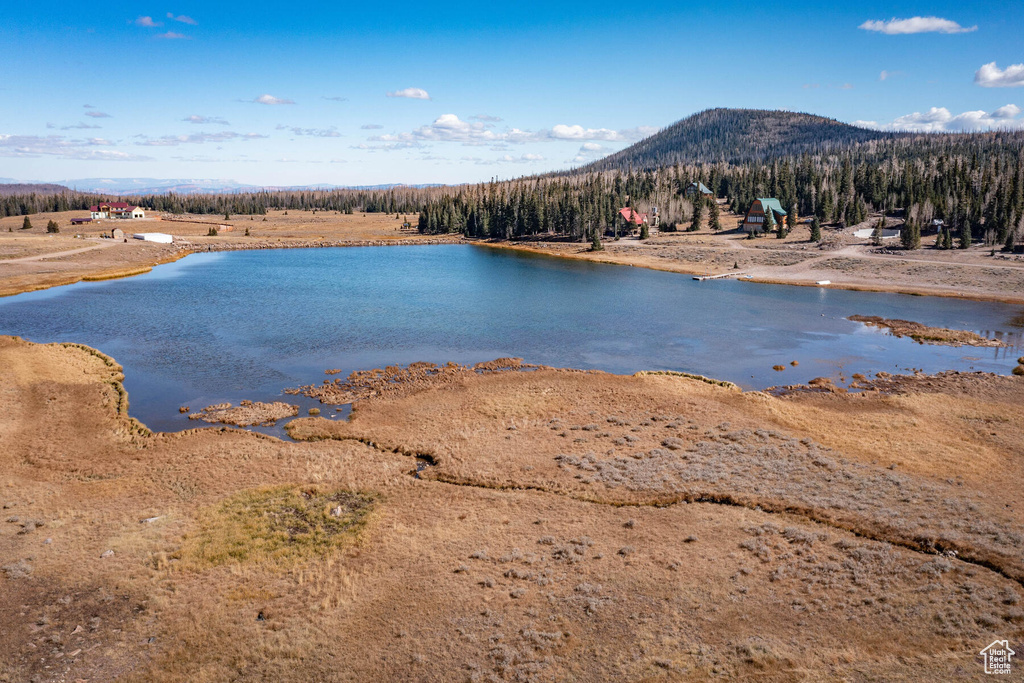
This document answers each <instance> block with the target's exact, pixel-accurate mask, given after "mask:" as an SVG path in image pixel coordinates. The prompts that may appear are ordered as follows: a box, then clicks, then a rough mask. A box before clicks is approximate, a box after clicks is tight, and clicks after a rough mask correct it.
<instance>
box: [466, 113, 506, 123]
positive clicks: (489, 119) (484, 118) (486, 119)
mask: <svg viewBox="0 0 1024 683" xmlns="http://www.w3.org/2000/svg"><path fill="white" fill-rule="evenodd" d="M469 118H471V119H473V120H475V121H484V122H489V123H497V122H498V121H501V117H500V116H491V115H490V114H477V115H476V116H470V117H469Z"/></svg>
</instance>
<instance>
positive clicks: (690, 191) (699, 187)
mask: <svg viewBox="0 0 1024 683" xmlns="http://www.w3.org/2000/svg"><path fill="white" fill-rule="evenodd" d="M683 194H684V195H686V196H687V197H696V196H698V195H700V196H702V197H713V196H714V192H712V191H711V190H709V189H708V187H707V185H705V184H704V183H702V182H699V181H694V182H692V183H690V184H689V185H687V186H686V188H685V189H684V190H683Z"/></svg>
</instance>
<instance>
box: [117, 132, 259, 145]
mask: <svg viewBox="0 0 1024 683" xmlns="http://www.w3.org/2000/svg"><path fill="white" fill-rule="evenodd" d="M135 137H136V138H138V139H140V140H141V141H140V142H137V143H136V144H137V145H141V146H143V147H177V146H178V145H189V144H194V145H201V144H203V143H206V142H229V141H232V140H243V141H245V140H258V139H261V138H265V137H267V136H266V135H260V134H259V133H235V132H234V131H230V130H225V131H221V132H219V133H192V134H191V135H162V136H160V137H158V138H151V137H149V136H148V135H136V136H135Z"/></svg>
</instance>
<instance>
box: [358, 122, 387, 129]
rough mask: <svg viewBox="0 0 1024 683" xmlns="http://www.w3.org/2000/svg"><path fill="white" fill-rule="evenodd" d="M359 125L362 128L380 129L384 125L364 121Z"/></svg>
mask: <svg viewBox="0 0 1024 683" xmlns="http://www.w3.org/2000/svg"><path fill="white" fill-rule="evenodd" d="M359 127H360V128H361V129H363V130H380V129H381V128H383V127H384V126H382V125H380V124H379V123H364V124H363V125H361V126H359Z"/></svg>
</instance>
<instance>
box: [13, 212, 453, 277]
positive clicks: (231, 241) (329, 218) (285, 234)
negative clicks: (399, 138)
mask: <svg viewBox="0 0 1024 683" xmlns="http://www.w3.org/2000/svg"><path fill="white" fill-rule="evenodd" d="M149 215H150V216H151V217H149V218H146V219H143V220H116V219H115V220H103V221H98V222H94V223H87V224H85V225H82V226H71V219H72V218H87V217H88V216H89V212H88V211H66V212H63V213H57V214H47V213H42V214H33V215H32V216H30V217H29V218H30V220H31V223H32V228H31V229H30V230H22V229H21V228H22V221H23V220H24V219H23V217H21V216H9V217H7V218H0V296H9V295H12V294H17V293H19V292H25V291H32V290H35V289H45V288H47V287H54V286H57V285H64V284H70V283H72V282H78V281H79V280H102V279H110V278H115V277H127V276H130V275H137V274H139V273H144V272H146V271H148V270H149V269H151V268H152V267H153V266H155V265H157V264H160V263H166V262H168V261H173V260H176V259H179V258H181V257H182V256H186V255H188V254H190V253H192V252H194V251H206V250H208V249H215V250H220V249H261V248H263V249H265V248H282V247H303V246H328V245H330V246H344V245H363V244H388V243H399V244H404V243H416V242H421V241H435V240H433V239H431V238H426V237H424V236H422V235H420V234H419V233H418V232H416V231H415V230H410V229H403V227H402V225H403V223H404V222H406V221H411V222H412V224H414V225H415V223H416V216H403V217H399V218H396V217H395V215H393V214H392V215H387V216H385V215H381V214H365V215H364V214H350V215H346V214H340V213H335V212H325V211H320V212H312V211H291V212H286V211H271V212H269V213H268V214H267V215H266V216H231V217H229V218H228V219H227V220H225V219H224V216H205V215H204V216H192V215H184V216H173V215H170V214H159V213H151V214H149ZM50 220H54V221H56V222H57V223H58V225H59V227H60V233H58V234H54V235H50V234H47V233H46V224H47V223H48V222H49V221H50ZM114 228H120V229H121V230H123V231H124V232H125V234H126V236H128V240H127V242H124V241H114V240H112V239H104V237H105V236H109V235H110V233H111V230H113V229H114ZM211 228H213V229H215V230H217V235H216V236H210V235H209V232H210V229H211ZM246 229H248V230H249V235H248V236H247V235H246V234H245V231H246ZM136 232H163V233H168V234H171V235H173V236H174V239H175V243H174V244H173V245H167V244H155V243H147V242H143V241H141V240H135V239H131V234H132V233H136ZM76 236H77V237H76Z"/></svg>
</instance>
